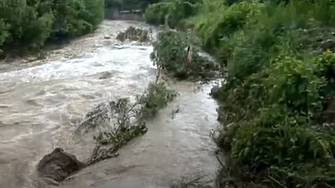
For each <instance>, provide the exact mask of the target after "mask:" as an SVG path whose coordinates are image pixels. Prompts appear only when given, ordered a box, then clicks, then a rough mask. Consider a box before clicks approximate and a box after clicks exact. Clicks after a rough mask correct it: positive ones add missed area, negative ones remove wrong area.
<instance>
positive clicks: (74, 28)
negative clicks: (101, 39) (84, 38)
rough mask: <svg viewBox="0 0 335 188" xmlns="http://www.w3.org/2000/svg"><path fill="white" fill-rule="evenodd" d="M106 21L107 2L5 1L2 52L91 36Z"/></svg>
mask: <svg viewBox="0 0 335 188" xmlns="http://www.w3.org/2000/svg"><path fill="white" fill-rule="evenodd" d="M103 18H104V0H2V1H0V51H1V49H4V48H19V49H21V50H36V49H39V48H40V47H41V46H43V45H44V44H45V42H46V41H52V40H58V39H64V38H70V37H74V36H80V35H83V34H85V33H89V32H91V31H93V30H94V28H95V27H96V26H97V24H98V23H100V22H101V21H102V20H103Z"/></svg>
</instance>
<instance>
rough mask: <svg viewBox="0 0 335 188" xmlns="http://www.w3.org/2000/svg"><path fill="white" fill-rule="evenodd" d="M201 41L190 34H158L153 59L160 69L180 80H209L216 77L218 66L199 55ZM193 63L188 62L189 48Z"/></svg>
mask: <svg viewBox="0 0 335 188" xmlns="http://www.w3.org/2000/svg"><path fill="white" fill-rule="evenodd" d="M198 45H199V41H198V40H197V39H196V38H195V37H192V35H191V34H190V33H186V32H177V31H173V30H166V31H163V32H161V33H159V34H158V37H157V41H156V42H155V43H154V52H153V53H152V59H153V60H154V62H155V63H156V64H157V65H158V67H160V68H162V69H163V70H165V71H166V72H167V73H170V74H172V75H173V76H174V77H177V78H179V79H187V78H189V79H209V78H213V77H214V76H215V75H216V71H217V66H216V64H215V63H213V62H209V61H208V60H206V59H205V58H203V57H201V56H200V55H199V46H198ZM188 47H190V48H191V56H192V62H188V59H187V58H188V51H187V48H188Z"/></svg>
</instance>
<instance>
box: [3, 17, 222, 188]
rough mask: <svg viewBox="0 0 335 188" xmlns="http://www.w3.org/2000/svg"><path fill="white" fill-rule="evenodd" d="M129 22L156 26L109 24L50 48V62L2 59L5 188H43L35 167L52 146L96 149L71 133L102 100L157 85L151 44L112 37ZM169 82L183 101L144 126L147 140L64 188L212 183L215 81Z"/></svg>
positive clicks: (79, 152)
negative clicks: (191, 179) (184, 180)
mask: <svg viewBox="0 0 335 188" xmlns="http://www.w3.org/2000/svg"><path fill="white" fill-rule="evenodd" d="M131 25H132V26H136V27H141V28H146V29H149V28H150V27H151V26H149V25H146V24H144V23H141V22H134V21H104V22H103V23H102V24H101V26H100V27H99V29H98V30H97V31H96V32H95V33H93V34H89V35H86V36H84V37H82V38H78V39H76V40H74V41H71V42H70V43H69V44H66V45H64V47H62V48H60V49H56V50H52V51H50V52H49V54H48V56H47V58H46V59H43V60H34V59H31V60H29V61H30V62H29V63H27V62H25V61H27V60H24V59H15V60H11V59H9V60H8V59H7V60H6V61H7V62H6V63H3V62H0V188H21V187H22V188H33V187H36V188H37V187H46V185H43V184H42V183H41V182H40V181H39V178H38V176H37V175H36V165H37V163H38V161H39V160H40V159H41V158H42V157H43V156H44V155H45V154H47V153H50V152H51V151H52V150H53V149H54V148H55V147H62V148H64V149H65V150H66V151H67V152H70V153H73V154H75V155H76V156H77V157H78V158H79V159H80V160H85V159H87V158H88V157H89V155H90V153H91V152H92V147H93V144H92V143H91V142H90V141H87V140H86V141H80V140H78V139H75V138H74V136H73V133H74V131H75V130H76V128H77V127H78V124H79V123H80V122H81V121H82V120H83V118H84V116H85V114H86V113H87V112H89V111H90V110H92V109H93V108H94V107H95V106H96V105H97V104H99V103H101V102H106V101H109V100H115V99H117V98H120V97H135V96H136V95H138V94H141V93H142V92H143V91H144V90H145V88H146V86H147V85H148V83H149V82H150V81H153V80H155V74H156V68H155V66H154V65H153V63H152V62H151V61H150V53H151V52H152V50H153V48H152V46H150V44H141V43H137V42H124V43H121V42H118V41H116V40H115V37H116V35H117V33H118V32H119V31H121V30H124V29H126V28H127V27H129V26H131ZM152 29H153V30H155V28H152ZM169 84H170V86H171V87H172V88H173V89H175V90H176V91H177V92H178V93H179V96H178V97H177V98H176V99H175V100H174V101H173V102H172V103H170V104H169V106H168V107H167V108H165V109H163V110H161V111H160V113H159V115H158V116H157V117H155V118H154V119H152V120H150V121H148V122H147V126H148V129H149V130H148V132H147V133H146V134H145V135H143V136H141V137H138V138H136V139H134V140H133V141H131V142H130V143H129V144H128V145H126V146H125V147H123V148H122V149H121V150H120V151H119V153H120V156H119V157H117V158H112V159H109V160H105V161H101V162H99V163H97V164H95V165H93V166H90V167H88V168H86V169H84V170H82V171H80V172H78V173H77V174H75V175H73V176H71V177H70V178H69V179H68V180H66V181H64V182H62V183H61V184H60V185H59V187H62V188H63V187H64V188H65V187H66V188H86V187H94V188H114V187H115V188H150V187H168V186H169V185H170V184H171V182H173V181H174V180H177V179H180V178H181V177H184V176H189V175H191V174H193V175H194V174H201V175H205V176H206V177H207V178H209V179H210V178H213V177H214V175H215V173H216V170H217V167H218V164H217V161H216V158H215V154H214V153H215V149H216V146H215V144H214V143H213V141H212V139H211V137H210V133H211V131H212V130H213V129H215V127H216V126H217V121H216V119H217V113H216V107H217V105H216V103H215V101H214V100H213V99H211V97H210V96H209V95H208V93H209V92H210V89H211V87H212V84H213V83H207V84H200V83H191V82H172V81H170V83H169ZM176 109H179V110H178V111H179V112H178V113H176V114H174V113H173V112H175V111H176Z"/></svg>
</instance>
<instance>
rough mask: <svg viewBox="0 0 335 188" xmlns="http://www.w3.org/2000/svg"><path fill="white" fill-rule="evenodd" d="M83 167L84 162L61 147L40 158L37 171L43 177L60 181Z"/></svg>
mask: <svg viewBox="0 0 335 188" xmlns="http://www.w3.org/2000/svg"><path fill="white" fill-rule="evenodd" d="M84 167H85V164H84V163H82V162H80V161H79V160H78V159H77V158H76V156H74V155H72V154H69V153H66V152H64V150H63V149H62V148H56V149H55V150H54V151H53V152H51V153H50V154H47V155H45V156H44V157H43V158H42V160H41V161H40V162H39V163H38V165H37V171H38V172H39V174H40V175H41V176H43V177H45V178H49V179H52V180H55V181H57V182H61V181H63V180H64V179H65V178H67V177H68V176H69V175H71V174H73V173H74V172H76V171H78V170H81V169H82V168H84Z"/></svg>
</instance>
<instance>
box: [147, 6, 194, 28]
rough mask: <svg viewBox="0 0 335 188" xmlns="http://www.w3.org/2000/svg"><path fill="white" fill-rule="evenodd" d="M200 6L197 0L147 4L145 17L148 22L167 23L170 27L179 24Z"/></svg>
mask: <svg viewBox="0 0 335 188" xmlns="http://www.w3.org/2000/svg"><path fill="white" fill-rule="evenodd" d="M199 7H200V3H199V2H198V0H193V1H191V0H170V1H166V2H161V3H156V4H152V5H149V7H148V8H147V9H146V11H145V19H146V21H147V22H148V23H150V24H155V25H162V24H167V25H169V26H170V27H172V28H175V27H178V26H180V22H181V21H182V20H183V19H185V18H188V17H190V16H193V15H195V13H196V12H197V11H198V9H199Z"/></svg>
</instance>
